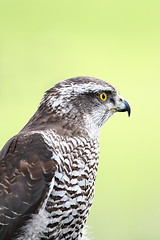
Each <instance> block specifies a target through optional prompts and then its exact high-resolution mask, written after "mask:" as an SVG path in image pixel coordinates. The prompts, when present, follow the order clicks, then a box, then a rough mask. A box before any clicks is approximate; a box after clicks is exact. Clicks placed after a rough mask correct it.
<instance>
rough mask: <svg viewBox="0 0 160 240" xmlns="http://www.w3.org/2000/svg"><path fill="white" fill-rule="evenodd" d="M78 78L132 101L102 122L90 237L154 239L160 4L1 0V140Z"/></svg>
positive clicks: (159, 214) (159, 226)
mask: <svg viewBox="0 0 160 240" xmlns="http://www.w3.org/2000/svg"><path fill="white" fill-rule="evenodd" d="M80 75H85V76H86V75H87V76H94V77H99V78H101V79H104V80H106V81H109V82H110V83H112V84H113V85H115V86H116V87H117V88H118V90H119V91H120V94H121V95H122V96H123V97H125V98H126V99H127V100H128V102H129V103H130V105H131V107H132V115H131V117H130V118H128V117H127V114H122V113H119V114H116V115H115V116H113V117H112V118H111V119H110V120H109V122H108V123H107V124H106V125H105V126H104V127H103V128H102V131H101V139H100V140H101V144H100V152H101V153H100V164H99V171H98V176H97V182H96V191H95V200H94V204H93V207H92V210H91V213H90V216H89V219H88V222H87V223H88V225H89V227H90V228H89V231H90V235H91V236H92V238H93V240H105V239H106V240H159V239H160V147H159V138H160V137H159V122H160V111H159V105H160V104H159V90H160V89H159V88H160V1H159V0H158V1H155V0H152V1H151V0H150V1H145V0H142V1H141V0H134V1H128V0H121V1H118V0H113V1H111V0H110V1H109V0H99V1H98V0H97V1H93V0H92V1H91V0H88V1H87V0H85V1H84V0H81V1H80V0H67V1H55V0H46V1H44V0H43V1H42V0H32V1H31V0H27V1H24V0H1V1H0V110H1V111H0V112H1V115H0V116H1V120H0V147H2V146H3V145H4V144H5V142H6V141H7V140H8V139H9V138H10V137H12V136H13V135H15V134H16V133H17V132H18V131H19V130H20V129H21V128H22V127H23V126H24V124H25V123H26V122H27V121H28V119H29V118H30V117H31V115H32V114H33V113H34V112H35V111H36V108H37V105H38V104H39V101H40V99H41V98H42V95H43V92H44V91H45V90H47V89H48V88H50V87H52V86H53V85H54V84H55V83H56V82H58V81H60V80H63V79H66V78H70V77H75V76H80Z"/></svg>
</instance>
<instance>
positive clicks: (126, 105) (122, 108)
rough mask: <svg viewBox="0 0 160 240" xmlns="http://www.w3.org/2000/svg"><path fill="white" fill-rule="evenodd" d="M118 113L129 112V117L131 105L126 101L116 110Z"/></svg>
mask: <svg viewBox="0 0 160 240" xmlns="http://www.w3.org/2000/svg"><path fill="white" fill-rule="evenodd" d="M116 110H117V112H128V117H129V116H130V114H131V108H130V105H129V103H128V102H127V101H126V100H125V99H124V100H123V101H122V102H121V103H120V105H119V106H118V107H117V108H116Z"/></svg>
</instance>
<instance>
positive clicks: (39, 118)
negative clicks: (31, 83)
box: [21, 111, 100, 139]
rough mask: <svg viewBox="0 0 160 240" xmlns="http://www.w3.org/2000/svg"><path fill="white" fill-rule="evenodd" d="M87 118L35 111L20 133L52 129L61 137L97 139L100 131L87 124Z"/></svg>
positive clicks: (93, 125)
mask: <svg viewBox="0 0 160 240" xmlns="http://www.w3.org/2000/svg"><path fill="white" fill-rule="evenodd" d="M88 122H89V121H88V118H87V117H86V118H85V119H83V118H77V117H76V116H74V117H73V116H72V117H70V118H69V117H68V116H63V117H61V116H58V115H54V114H50V113H47V112H45V113H42V112H39V111H37V112H36V113H35V114H34V115H33V116H32V118H31V119H30V120H29V122H28V123H27V124H26V125H25V126H24V128H23V129H22V130H21V132H30V131H40V130H46V129H53V130H54V131H55V132H56V133H57V134H59V135H62V136H68V137H71V136H81V137H84V136H85V137H87V138H92V139H96V138H99V132H100V129H99V128H98V127H96V126H95V124H94V123H92V122H89V124H88Z"/></svg>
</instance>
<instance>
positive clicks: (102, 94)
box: [99, 92, 107, 102]
mask: <svg viewBox="0 0 160 240" xmlns="http://www.w3.org/2000/svg"><path fill="white" fill-rule="evenodd" d="M99 98H100V99H101V100H102V101H103V102H105V101H106V100H107V93H106V92H102V93H101V94H100V95H99Z"/></svg>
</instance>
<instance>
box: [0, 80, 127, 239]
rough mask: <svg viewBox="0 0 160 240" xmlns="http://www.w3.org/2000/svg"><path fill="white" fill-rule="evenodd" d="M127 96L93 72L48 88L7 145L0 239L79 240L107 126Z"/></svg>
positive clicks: (0, 173) (0, 164)
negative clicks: (21, 127) (103, 131)
mask: <svg viewBox="0 0 160 240" xmlns="http://www.w3.org/2000/svg"><path fill="white" fill-rule="evenodd" d="M125 111H128V115H130V106H129V104H128V102H127V101H126V100H125V99H124V98H122V97H121V96H119V94H118V92H117V90H116V88H115V87H113V86H112V85H111V84H109V83H107V82H105V81H103V80H100V79H97V78H92V77H76V78H71V79H67V80H64V81H62V82H60V83H58V84H56V85H55V86H54V87H52V88H51V89H49V90H48V91H46V93H45V95H44V97H43V99H42V101H41V102H40V105H39V107H38V110H37V111H36V113H35V114H34V115H33V116H32V118H31V119H30V120H29V122H28V123H27V124H26V125H25V127H24V128H23V129H22V130H21V131H20V132H19V133H18V134H17V135H16V136H14V137H13V138H11V139H10V140H9V141H8V142H7V143H6V145H5V146H4V147H3V149H2V150H1V152H0V240H49V239H52V240H53V239H54V240H80V239H82V238H83V236H82V235H83V233H82V232H83V228H84V224H85V222H86V219H87V216H88V214H89V211H90V208H91V205H92V200H93V195H94V184H95V179H96V172H97V166H98V155H99V150H98V145H99V133H100V128H101V126H102V125H103V124H104V123H105V122H106V121H107V120H108V119H109V118H110V117H111V116H112V115H113V113H115V112H125Z"/></svg>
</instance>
